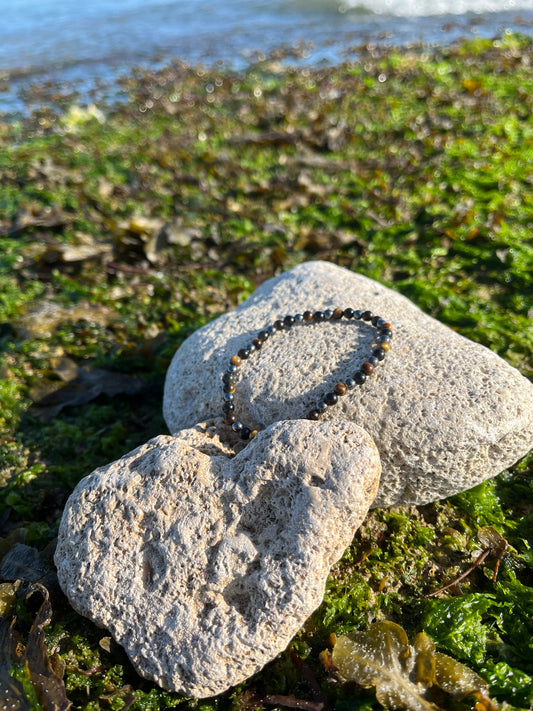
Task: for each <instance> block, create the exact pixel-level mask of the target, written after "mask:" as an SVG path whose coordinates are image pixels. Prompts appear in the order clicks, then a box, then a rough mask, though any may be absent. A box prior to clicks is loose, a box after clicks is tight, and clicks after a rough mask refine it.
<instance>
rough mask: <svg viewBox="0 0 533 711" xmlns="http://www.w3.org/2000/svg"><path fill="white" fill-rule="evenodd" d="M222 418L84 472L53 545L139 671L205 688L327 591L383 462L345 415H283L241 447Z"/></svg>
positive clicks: (78, 600)
mask: <svg viewBox="0 0 533 711" xmlns="http://www.w3.org/2000/svg"><path fill="white" fill-rule="evenodd" d="M220 429H221V421H218V422H214V423H213V422H212V423H207V424H205V425H199V426H197V427H195V428H192V429H191V430H185V431H182V432H180V433H178V435H177V436H176V437H169V436H160V437H156V438H155V439H153V440H151V441H150V442H148V443H147V444H145V445H143V446H141V447H139V448H138V449H136V450H134V451H133V452H131V453H130V454H128V455H126V456H124V457H122V458H121V459H120V460H118V461H117V462H114V463H112V464H110V465H108V466H107V467H102V468H100V469H97V470H96V471H95V472H93V473H92V474H91V475H90V476H88V477H86V478H85V479H83V480H82V481H81V482H80V484H79V485H78V487H77V488H76V490H75V491H74V493H73V494H72V496H71V498H70V499H69V502H68V503H67V506H66V509H65V512H64V515H63V519H62V522H61V527H60V531H59V541H58V545H57V549H56V554H55V561H56V565H57V567H58V577H59V582H60V585H61V587H62V588H63V590H64V592H65V593H66V595H67V597H68V598H69V600H70V602H71V604H72V606H73V607H74V608H75V609H76V610H78V612H80V613H81V614H83V615H86V616H87V617H89V618H91V619H92V620H94V622H96V624H98V625H101V626H103V627H106V628H108V629H109V630H110V632H111V633H112V635H113V636H114V638H115V639H116V641H117V642H118V643H119V644H121V645H122V646H123V647H124V649H125V650H126V652H127V654H128V656H129V657H130V659H131V661H132V663H133V665H134V666H135V667H136V669H137V670H138V672H139V673H140V674H142V675H143V676H146V677H148V678H150V679H153V680H154V681H156V682H157V683H158V684H160V685H161V686H163V687H166V688H168V689H173V690H179V691H182V692H184V693H186V694H189V695H192V696H196V697H205V696H211V695H215V694H218V693H221V692H222V691H224V690H225V689H227V688H229V687H230V686H233V685H234V684H237V683H239V682H241V681H242V680H244V679H246V678H247V677H248V676H250V675H252V674H254V673H255V672H256V671H258V670H259V669H261V667H263V666H264V664H266V663H267V662H268V661H270V660H271V659H273V658H274V657H275V656H276V655H277V654H278V653H279V652H280V651H282V650H283V649H285V647H286V646H287V644H288V642H289V641H290V639H291V638H292V637H293V636H294V634H295V633H296V632H297V631H298V629H299V628H300V627H301V625H302V624H303V622H304V621H305V619H306V618H307V617H308V616H309V615H310V614H311V612H313V610H315V608H316V607H318V605H319V604H320V602H321V601H322V598H323V594H324V586H325V582H326V578H327V576H328V573H329V570H330V567H331V565H333V563H334V562H335V561H337V560H338V559H339V558H340V556H341V555H342V553H343V551H344V550H345V548H346V547H347V546H348V545H349V543H350V542H351V540H352V538H353V535H354V533H355V531H356V529H357V528H358V526H359V525H360V523H361V522H362V520H363V518H364V516H365V515H366V513H367V510H368V507H369V506H370V504H371V502H372V501H373V499H374V497H375V494H376V491H377V484H378V478H379V470H380V463H379V457H378V454H377V450H376V448H375V445H374V444H373V442H372V440H371V439H370V437H369V436H368V435H367V434H366V433H365V432H364V431H363V430H361V429H360V428H358V427H356V426H355V425H353V424H350V423H348V422H342V423H339V422H318V423H317V422H309V421H306V420H300V421H296V422H278V423H276V424H274V425H272V427H269V428H267V429H266V430H264V431H263V432H261V433H259V434H258V435H257V437H256V438H255V439H253V440H252V441H251V442H250V443H249V444H248V445H247V446H246V447H245V448H244V449H242V450H241V451H240V452H238V453H237V454H235V453H234V452H233V451H232V448H231V447H230V446H229V444H228V442H224V441H222V440H221V439H220V437H219V436H218V435H217V434H216V433H217V432H218V431H220ZM241 446H242V445H241Z"/></svg>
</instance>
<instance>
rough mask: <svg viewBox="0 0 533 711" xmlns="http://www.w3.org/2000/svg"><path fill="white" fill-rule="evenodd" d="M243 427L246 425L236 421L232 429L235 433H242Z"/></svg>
mask: <svg viewBox="0 0 533 711" xmlns="http://www.w3.org/2000/svg"><path fill="white" fill-rule="evenodd" d="M243 427H244V425H243V424H242V422H240V421H239V420H235V421H234V422H233V424H232V425H231V429H232V430H233V431H234V432H240V431H241V430H242V428H243Z"/></svg>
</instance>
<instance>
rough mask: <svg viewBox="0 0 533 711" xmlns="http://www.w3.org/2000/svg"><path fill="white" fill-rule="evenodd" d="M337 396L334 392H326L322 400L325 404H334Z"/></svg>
mask: <svg viewBox="0 0 533 711" xmlns="http://www.w3.org/2000/svg"><path fill="white" fill-rule="evenodd" d="M338 399H339V398H338V397H337V394H336V393H327V394H326V395H324V400H325V402H326V404H327V405H334V404H335V403H336V402H337V400H338Z"/></svg>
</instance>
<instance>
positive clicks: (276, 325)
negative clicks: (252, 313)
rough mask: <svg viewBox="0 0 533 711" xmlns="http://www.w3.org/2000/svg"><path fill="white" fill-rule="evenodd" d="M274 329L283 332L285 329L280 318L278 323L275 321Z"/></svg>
mask: <svg viewBox="0 0 533 711" xmlns="http://www.w3.org/2000/svg"><path fill="white" fill-rule="evenodd" d="M274 328H275V329H276V331H281V329H282V328H283V321H282V320H281V319H280V318H278V320H277V321H274Z"/></svg>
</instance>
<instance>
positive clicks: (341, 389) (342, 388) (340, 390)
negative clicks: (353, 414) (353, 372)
mask: <svg viewBox="0 0 533 711" xmlns="http://www.w3.org/2000/svg"><path fill="white" fill-rule="evenodd" d="M333 390H334V391H335V393H336V394H337V395H346V392H347V391H348V388H347V387H346V385H345V384H344V383H337V385H335V387H334V388H333Z"/></svg>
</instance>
